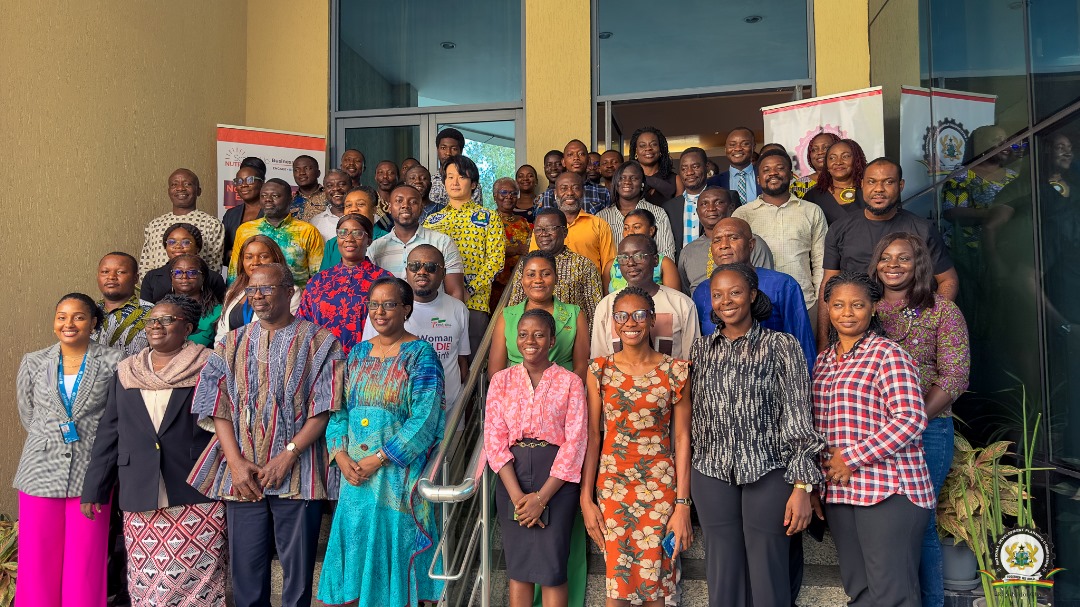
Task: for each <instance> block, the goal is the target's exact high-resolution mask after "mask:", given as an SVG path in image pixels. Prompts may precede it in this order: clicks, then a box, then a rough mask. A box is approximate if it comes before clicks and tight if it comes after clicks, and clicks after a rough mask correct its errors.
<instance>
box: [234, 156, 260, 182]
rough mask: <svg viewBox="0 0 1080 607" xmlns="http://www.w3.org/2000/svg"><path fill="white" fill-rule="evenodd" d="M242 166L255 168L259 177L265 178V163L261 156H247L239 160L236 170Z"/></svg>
mask: <svg viewBox="0 0 1080 607" xmlns="http://www.w3.org/2000/svg"><path fill="white" fill-rule="evenodd" d="M244 167H247V168H249V169H255V172H256V173H258V174H259V179H266V163H265V162H263V161H262V158H258V157H256V156H248V157H247V158H245V159H243V160H242V161H241V162H240V166H239V167H238V168H237V169H236V170H238V171H239V170H240V169H242V168H244Z"/></svg>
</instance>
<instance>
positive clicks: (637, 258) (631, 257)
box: [615, 253, 652, 265]
mask: <svg viewBox="0 0 1080 607" xmlns="http://www.w3.org/2000/svg"><path fill="white" fill-rule="evenodd" d="M651 257H652V253H629V254H628V253H620V254H618V255H616V256H615V259H617V260H618V261H619V264H620V265H621V264H625V263H629V262H633V263H636V264H637V263H641V262H643V261H646V260H648V259H649V258H651Z"/></svg>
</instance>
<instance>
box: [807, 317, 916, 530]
mask: <svg viewBox="0 0 1080 607" xmlns="http://www.w3.org/2000/svg"><path fill="white" fill-rule="evenodd" d="M813 398H814V426H815V427H816V429H817V431H818V432H820V433H821V434H823V435H824V436H825V443H826V446H827V448H831V447H841V448H843V449H844V461H845V462H846V463H847V464H848V466H850V467H851V468H852V469H854V473H853V474H852V476H851V480H850V481H849V482H848V483H847V484H838V483H828V484H827V486H826V491H825V496H826V500H827V501H828V502H829V503H837V504H850V505H853V506H872V505H874V504H877V503H879V502H881V501H882V500H884V499H885V498H887V497H889V496H890V495H894V494H899V495H904V496H906V497H907V498H908V499H909V500H911V503H913V504H915V505H916V506H919V507H920V508H927V509H932V508H933V507H934V487H933V485H932V484H931V483H930V474H929V473H928V472H927V469H926V461H925V460H924V459H923V453H922V432H923V430H924V429H926V423H927V422H926V413H925V411H924V404H923V398H922V390H921V389H920V388H919V376H918V372H917V371H916V367H915V363H914V362H913V361H912V360H911V357H910V356H908V354H907V353H906V352H904V350H903V349H902V348H901V347H900V346H898V345H896V344H895V343H893V342H891V341H889V340H888V339H886V338H884V337H881V336H878V335H868V336H867V337H866V338H865V339H863V340H861V341H860V342H859V343H857V344H856V345H855V347H854V348H853V349H852V351H851V352H849V353H848V355H847V356H846V357H844V358H842V359H840V358H837V356H836V349H835V348H827V349H826V350H825V351H823V352H821V353H820V354H818V357H817V362H816V363H815V365H814V383H813Z"/></svg>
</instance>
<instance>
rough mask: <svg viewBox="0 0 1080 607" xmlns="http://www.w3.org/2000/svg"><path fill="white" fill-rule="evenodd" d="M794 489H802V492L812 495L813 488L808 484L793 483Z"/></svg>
mask: <svg viewBox="0 0 1080 607" xmlns="http://www.w3.org/2000/svg"><path fill="white" fill-rule="evenodd" d="M795 488H796V489H802V490H803V491H805V492H807V493H813V492H814V486H813V485H811V484H810V483H795Z"/></svg>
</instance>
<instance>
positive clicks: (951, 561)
mask: <svg viewBox="0 0 1080 607" xmlns="http://www.w3.org/2000/svg"><path fill="white" fill-rule="evenodd" d="M941 571H942V577H943V578H944V583H945V589H946V590H952V591H961V592H963V591H967V590H974V589H976V588H978V587H979V584H980V580H979V562H978V561H977V560H976V559H975V553H974V552H972V551H971V548H969V547H968V545H967V544H964V543H957V542H956V538H952V537H947V538H945V539H943V540H941Z"/></svg>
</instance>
